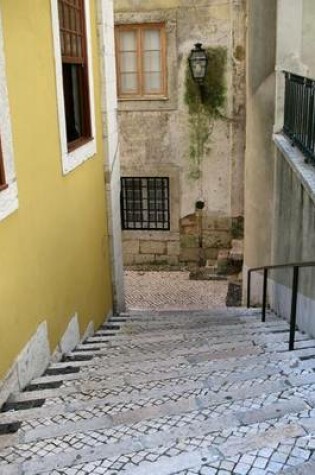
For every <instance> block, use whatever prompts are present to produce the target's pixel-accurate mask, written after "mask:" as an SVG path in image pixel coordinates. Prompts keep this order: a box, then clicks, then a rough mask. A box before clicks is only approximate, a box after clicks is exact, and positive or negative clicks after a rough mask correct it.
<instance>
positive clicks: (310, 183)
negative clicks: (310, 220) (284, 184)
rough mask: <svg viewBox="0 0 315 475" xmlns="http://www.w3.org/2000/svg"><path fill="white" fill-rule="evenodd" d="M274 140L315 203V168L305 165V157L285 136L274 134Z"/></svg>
mask: <svg viewBox="0 0 315 475" xmlns="http://www.w3.org/2000/svg"><path fill="white" fill-rule="evenodd" d="M273 140H274V143H275V144H276V146H277V148H278V150H279V151H280V152H281V153H282V155H283V156H284V158H285V159H286V161H287V162H288V164H289V166H290V167H291V168H292V170H293V172H294V173H295V174H296V175H297V177H298V178H299V180H300V181H301V182H302V184H303V186H304V187H305V189H306V190H307V192H308V193H309V195H310V197H311V199H312V200H313V201H314V203H315V166H314V165H311V164H309V163H305V159H306V157H305V155H303V153H302V152H301V151H300V150H299V149H298V148H297V147H294V146H292V145H291V141H290V139H289V138H287V137H286V136H285V135H284V134H282V133H279V134H274V136H273Z"/></svg>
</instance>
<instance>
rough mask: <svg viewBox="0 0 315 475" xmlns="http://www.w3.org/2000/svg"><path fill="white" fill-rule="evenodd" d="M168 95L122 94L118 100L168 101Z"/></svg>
mask: <svg viewBox="0 0 315 475" xmlns="http://www.w3.org/2000/svg"><path fill="white" fill-rule="evenodd" d="M168 100H169V97H168V96H164V95H162V96H143V97H140V96H120V97H118V102H130V101H140V102H148V101H168Z"/></svg>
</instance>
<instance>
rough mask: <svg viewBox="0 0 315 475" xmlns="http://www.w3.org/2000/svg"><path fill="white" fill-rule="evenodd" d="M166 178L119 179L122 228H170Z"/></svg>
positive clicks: (167, 179)
mask: <svg viewBox="0 0 315 475" xmlns="http://www.w3.org/2000/svg"><path fill="white" fill-rule="evenodd" d="M169 196H170V193H169V178H165V177H158V178H149V177H140V178H138V177H137V178H135V177H124V178H121V219H122V227H123V229H132V230H138V229H145V230H158V231H168V230H169V229H170V198H169Z"/></svg>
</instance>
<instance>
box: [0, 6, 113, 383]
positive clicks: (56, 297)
mask: <svg viewBox="0 0 315 475" xmlns="http://www.w3.org/2000/svg"><path fill="white" fill-rule="evenodd" d="M90 7H91V35H92V51H93V55H92V56H93V58H92V59H93V70H94V90H95V114H96V139H97V153H96V155H95V156H94V157H92V158H91V159H89V160H87V161H86V162H85V163H83V164H82V165H80V166H79V167H77V168H76V169H75V170H73V171H72V172H71V173H69V174H67V175H63V173H62V163H61V151H60V131H59V122H58V108H57V90H56V73H55V57H54V46H53V33H52V13H51V3H50V0H14V1H12V0H0V9H1V15H2V24H3V41H4V51H5V60H6V77H7V88H8V97H9V105H10V112H11V122H12V134H13V146H14V161H15V168H16V177H17V184H18V197H19V207H18V209H17V210H16V211H15V212H14V213H12V214H11V215H10V216H8V217H7V218H6V219H4V220H2V221H0V263H1V274H0V296H1V306H0V379H1V378H2V377H3V376H4V375H5V373H6V372H7V370H8V369H9V368H10V367H11V366H12V364H13V362H14V360H15V358H16V356H17V355H18V354H19V352H20V351H21V350H22V348H23V347H24V346H25V345H26V343H27V342H28V341H29V339H30V338H31V336H32V335H33V334H34V332H35V331H36V328H37V327H38V326H39V325H40V324H41V322H43V321H47V324H48V331H49V339H50V347H51V351H53V350H54V349H55V347H56V345H57V343H58V341H59V340H60V338H61V336H62V335H63V332H64V331H65V329H66V328H67V325H68V323H69V319H70V318H71V316H73V315H74V314H75V313H77V314H78V317H79V323H80V330H81V334H82V333H83V332H84V331H85V329H86V327H87V325H88V323H89V322H90V321H91V320H93V321H94V323H95V326H98V325H100V324H101V323H102V321H103V320H104V317H105V316H106V315H107V314H108V313H109V312H110V311H111V308H112V290H111V276H110V265H109V261H110V260H109V251H108V231H107V218H106V196H105V185H104V162H105V158H104V151H103V145H102V120H101V106H100V101H101V81H100V71H99V49H98V44H97V26H96V14H95V7H96V6H95V2H94V0H90Z"/></svg>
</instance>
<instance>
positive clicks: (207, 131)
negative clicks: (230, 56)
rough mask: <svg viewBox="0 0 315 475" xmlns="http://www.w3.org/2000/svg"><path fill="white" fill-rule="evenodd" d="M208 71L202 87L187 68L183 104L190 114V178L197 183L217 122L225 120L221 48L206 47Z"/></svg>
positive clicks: (225, 52) (223, 51) (222, 50)
mask: <svg viewBox="0 0 315 475" xmlns="http://www.w3.org/2000/svg"><path fill="white" fill-rule="evenodd" d="M206 51H207V56H208V69H207V75H206V78H205V81H204V83H203V84H202V86H200V85H198V84H197V83H196V82H195V81H194V80H193V78H192V75H191V72H190V68H189V65H188V63H187V68H186V80H185V103H186V105H187V107H188V112H189V128H190V137H189V139H190V144H189V172H188V176H189V178H191V179H193V180H198V179H199V178H200V177H201V175H202V167H201V164H202V160H203V158H204V156H205V148H206V145H207V143H208V141H209V139H210V137H211V134H212V132H213V129H214V124H215V120H216V119H224V118H225V117H224V115H223V113H222V108H223V107H224V104H225V99H226V83H225V72H226V60H227V51H226V48H224V47H222V46H218V47H211V48H207V50H206Z"/></svg>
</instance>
